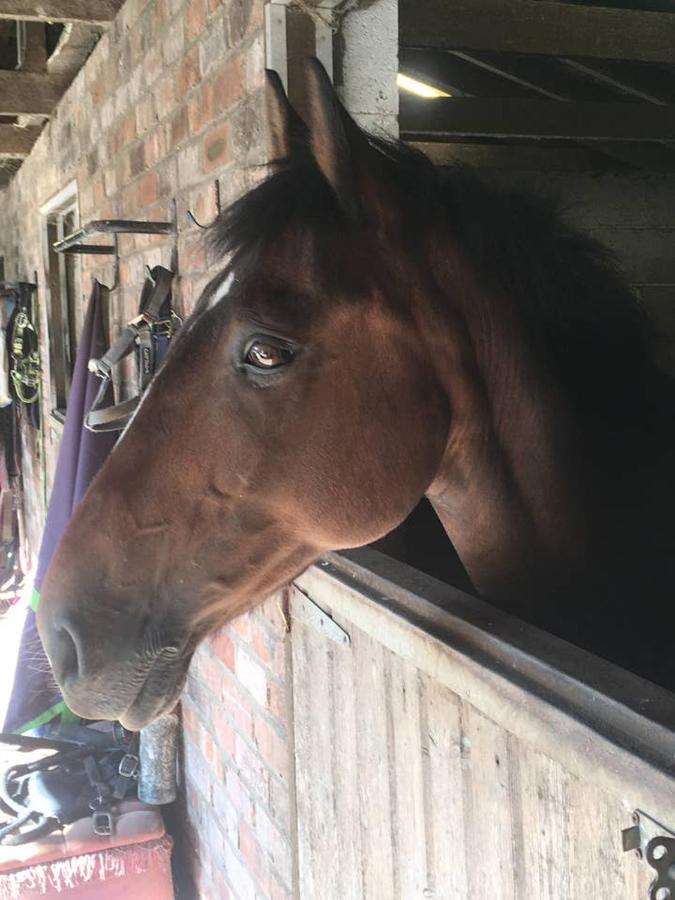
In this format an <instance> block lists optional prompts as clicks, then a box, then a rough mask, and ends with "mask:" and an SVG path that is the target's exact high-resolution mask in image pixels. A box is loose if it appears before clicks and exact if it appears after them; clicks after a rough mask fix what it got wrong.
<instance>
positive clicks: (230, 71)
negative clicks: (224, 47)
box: [212, 57, 241, 115]
mask: <svg viewBox="0 0 675 900" xmlns="http://www.w3.org/2000/svg"><path fill="white" fill-rule="evenodd" d="M240 97H241V63H240V62H239V58H238V57H235V58H234V59H232V60H230V62H228V63H226V64H225V65H224V66H223V68H222V69H220V70H219V71H218V72H217V73H216V74H215V75H214V76H213V106H212V114H213V115H217V114H218V113H220V112H224V111H225V110H226V109H229V108H230V107H231V106H234V104H235V103H236V102H237V100H239V98H240Z"/></svg>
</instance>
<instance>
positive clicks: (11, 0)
mask: <svg viewBox="0 0 675 900" xmlns="http://www.w3.org/2000/svg"><path fill="white" fill-rule="evenodd" d="M121 5H122V0H39V2H34V0H0V19H25V20H26V21H29V22H63V23H64V24H65V23H67V22H81V23H85V24H87V25H103V26H105V25H109V24H110V22H112V20H113V19H114V18H115V16H116V15H117V13H118V12H119V9H120V7H121Z"/></svg>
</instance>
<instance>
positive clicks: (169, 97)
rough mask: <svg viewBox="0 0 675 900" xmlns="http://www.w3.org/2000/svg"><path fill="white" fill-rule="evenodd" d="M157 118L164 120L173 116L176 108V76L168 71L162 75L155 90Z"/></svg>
mask: <svg viewBox="0 0 675 900" xmlns="http://www.w3.org/2000/svg"><path fill="white" fill-rule="evenodd" d="M154 94H155V109H156V110H157V118H158V119H164V118H165V117H166V116H168V115H171V113H172V112H173V110H174V109H175V107H176V76H175V74H174V73H173V72H172V71H170V70H167V71H166V72H164V73H163V74H162V76H161V77H160V79H159V80H158V82H157V84H156V85H155V89H154Z"/></svg>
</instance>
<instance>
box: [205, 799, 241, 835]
mask: <svg viewBox="0 0 675 900" xmlns="http://www.w3.org/2000/svg"><path fill="white" fill-rule="evenodd" d="M211 800H212V803H213V809H214V812H215V814H216V817H217V819H218V823H219V826H220V830H221V831H222V832H223V834H224V836H225V837H226V838H227V840H228V841H229V842H230V844H232V845H233V846H234V847H236V846H237V841H238V838H239V822H240V821H241V820H240V816H239V812H238V810H237V808H236V806H235V805H234V804H233V803H232V800H231V798H230V795H229V794H228V792H227V789H226V787H225V785H224V784H214V785H212V787H211Z"/></svg>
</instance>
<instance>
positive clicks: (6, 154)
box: [0, 125, 40, 159]
mask: <svg viewBox="0 0 675 900" xmlns="http://www.w3.org/2000/svg"><path fill="white" fill-rule="evenodd" d="M39 134H40V129H39V128H19V127H17V126H16V125H0V159H12V158H14V159H24V158H25V157H26V156H28V154H29V153H30V151H31V147H32V146H33V144H34V143H35V141H36V139H37V137H38V135H39Z"/></svg>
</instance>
